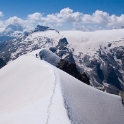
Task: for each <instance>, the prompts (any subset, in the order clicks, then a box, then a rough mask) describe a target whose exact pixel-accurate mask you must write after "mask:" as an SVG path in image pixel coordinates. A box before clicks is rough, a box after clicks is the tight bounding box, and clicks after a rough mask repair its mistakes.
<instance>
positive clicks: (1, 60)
mask: <svg viewBox="0 0 124 124" xmlns="http://www.w3.org/2000/svg"><path fill="white" fill-rule="evenodd" d="M5 65H6V63H5V62H4V61H3V59H1V58H0V69H1V68H2V67H3V66H5Z"/></svg>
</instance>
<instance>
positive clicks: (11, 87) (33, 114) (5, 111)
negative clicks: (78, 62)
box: [0, 51, 124, 124]
mask: <svg viewBox="0 0 124 124" xmlns="http://www.w3.org/2000/svg"><path fill="white" fill-rule="evenodd" d="M36 53H38V51H36V52H33V53H30V54H27V55H24V56H21V57H19V58H18V59H17V60H15V61H13V62H11V63H10V64H8V65H7V66H5V67H3V68H2V69H1V70H0V124H71V123H72V124H123V123H124V107H123V105H122V104H121V98H120V97H119V96H115V95H110V94H107V93H103V92H102V91H98V90H96V89H94V88H92V87H90V86H87V85H85V84H83V83H82V82H80V81H78V80H77V79H75V78H73V77H71V76H70V75H68V74H67V73H65V72H63V71H61V70H59V69H57V68H56V67H54V66H52V65H50V64H48V63H47V62H45V61H44V60H40V58H36V57H35V54H36Z"/></svg>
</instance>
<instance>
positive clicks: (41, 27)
mask: <svg viewBox="0 0 124 124" xmlns="http://www.w3.org/2000/svg"><path fill="white" fill-rule="evenodd" d="M47 30H55V29H52V28H50V27H47V26H41V25H37V27H36V28H35V29H34V32H39V31H47ZM55 31H56V32H58V31H57V30H55ZM58 33H59V32H58Z"/></svg>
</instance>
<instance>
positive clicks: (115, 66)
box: [0, 29, 124, 94]
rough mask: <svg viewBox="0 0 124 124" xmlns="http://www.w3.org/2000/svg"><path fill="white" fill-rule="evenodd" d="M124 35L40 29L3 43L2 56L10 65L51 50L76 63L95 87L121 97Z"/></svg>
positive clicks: (120, 31)
mask: <svg viewBox="0 0 124 124" xmlns="http://www.w3.org/2000/svg"><path fill="white" fill-rule="evenodd" d="M123 32H124V29H118V30H117V29H114V30H103V31H95V32H82V31H61V32H59V33H58V32H56V31H55V30H47V29H46V30H44V31H40V30H38V32H32V33H31V32H30V33H27V34H26V35H23V36H21V37H19V38H17V39H16V40H12V41H9V42H4V43H3V44H0V46H1V48H2V49H1V50H0V57H1V58H3V59H4V60H6V61H7V62H8V61H12V60H14V59H16V58H18V57H19V56H21V55H23V54H26V53H29V52H31V51H33V50H36V49H41V48H50V49H51V50H53V52H54V53H55V54H57V55H58V56H59V57H60V58H62V59H67V60H69V61H73V62H75V63H76V64H77V66H78V69H79V70H80V72H84V71H85V72H86V73H87V74H88V75H89V77H90V82H91V85H92V86H94V87H96V88H98V89H102V90H104V91H106V92H109V93H113V94H118V93H119V91H120V90H124V71H123V70H124V52H123V51H124V33H123ZM65 41H66V42H65Z"/></svg>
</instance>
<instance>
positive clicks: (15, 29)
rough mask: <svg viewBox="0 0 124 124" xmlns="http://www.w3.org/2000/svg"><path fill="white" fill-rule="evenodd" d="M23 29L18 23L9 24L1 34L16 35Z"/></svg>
mask: <svg viewBox="0 0 124 124" xmlns="http://www.w3.org/2000/svg"><path fill="white" fill-rule="evenodd" d="M23 31H24V27H23V26H21V25H19V24H10V25H8V26H7V27H6V28H5V30H4V31H3V32H2V35H6V36H13V37H17V36H19V35H20V34H22V32H23Z"/></svg>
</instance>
